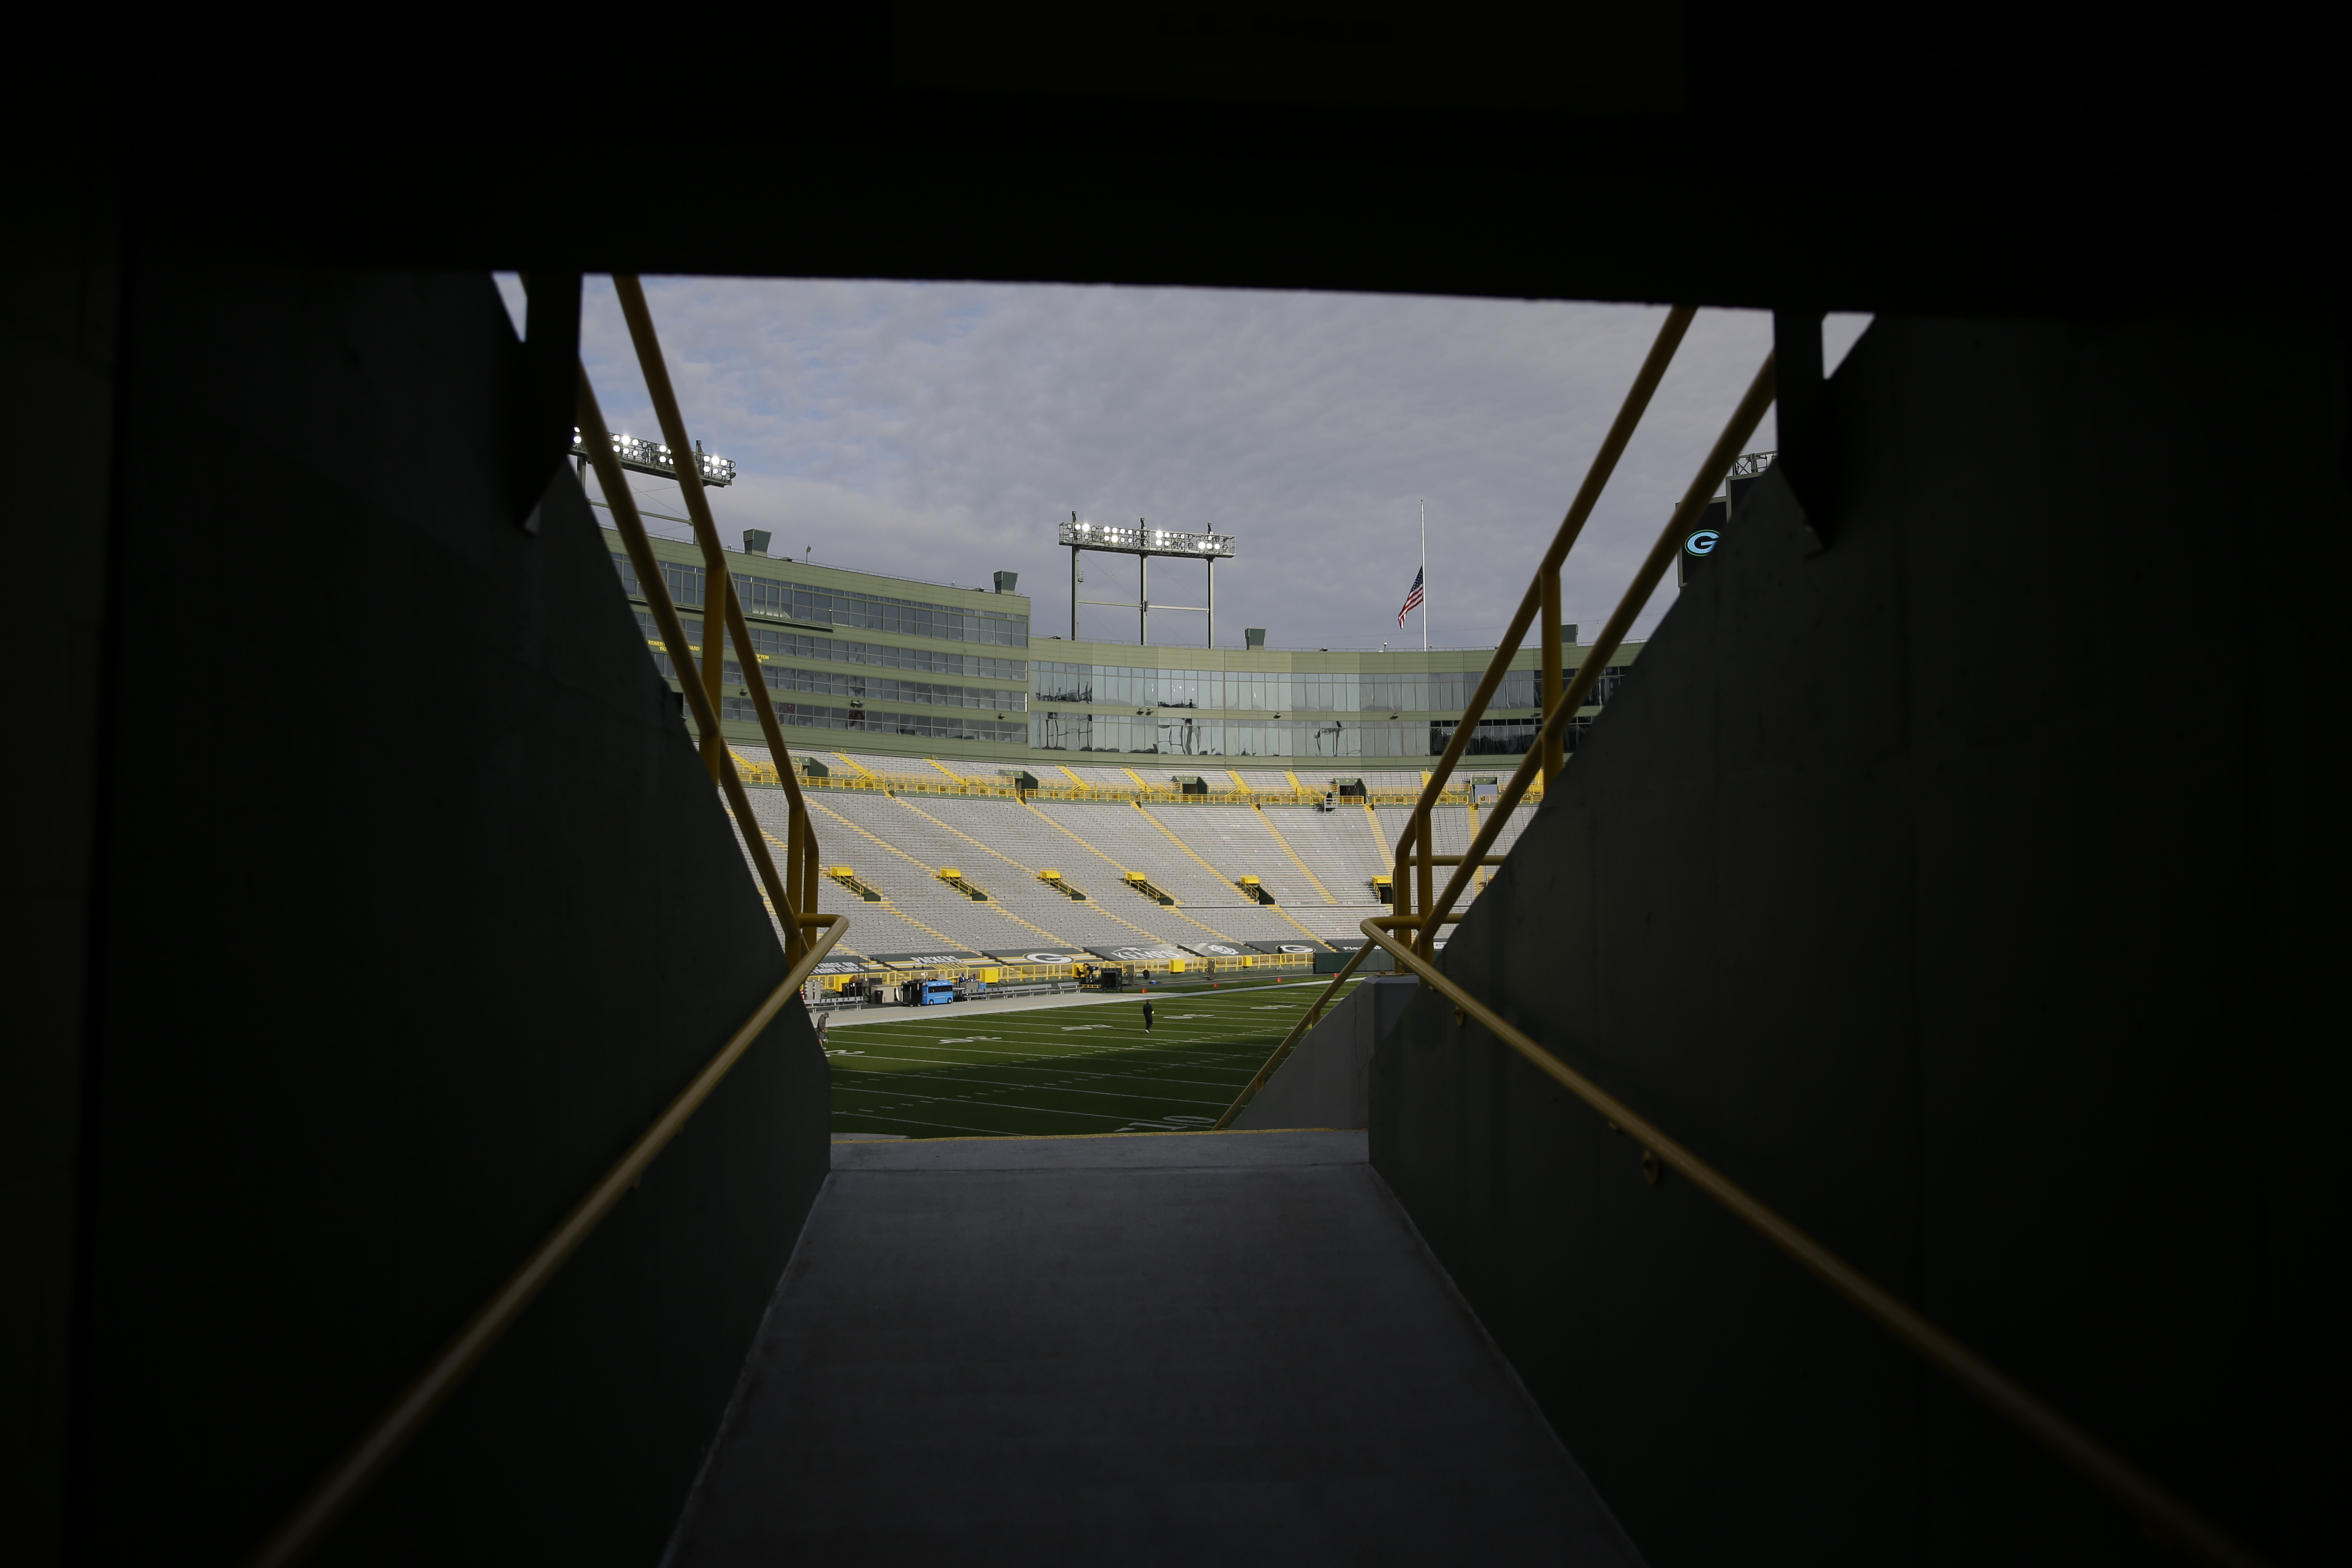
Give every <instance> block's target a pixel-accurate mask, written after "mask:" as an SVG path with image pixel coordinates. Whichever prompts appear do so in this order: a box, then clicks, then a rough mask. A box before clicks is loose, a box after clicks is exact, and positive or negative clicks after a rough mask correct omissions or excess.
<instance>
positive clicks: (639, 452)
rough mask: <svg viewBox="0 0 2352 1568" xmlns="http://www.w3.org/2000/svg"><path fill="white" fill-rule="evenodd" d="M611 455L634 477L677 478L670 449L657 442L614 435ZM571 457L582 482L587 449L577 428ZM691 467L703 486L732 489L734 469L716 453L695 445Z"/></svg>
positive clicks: (575, 428)
mask: <svg viewBox="0 0 2352 1568" xmlns="http://www.w3.org/2000/svg"><path fill="white" fill-rule="evenodd" d="M613 455H614V457H616V458H620V460H621V467H623V468H630V469H634V470H635V472H637V473H640V474H654V475H657V476H658V477H660V478H662V479H676V478H677V464H676V463H675V462H673V461H671V460H670V452H669V448H668V447H665V446H663V445H662V444H661V443H660V442H659V441H640V440H638V439H637V438H636V437H635V436H623V435H621V434H619V433H618V432H615V433H614V437H613ZM572 457H573V458H576V459H578V461H579V464H580V472H581V474H582V476H583V479H584V478H585V476H586V475H587V472H588V447H587V444H586V443H585V442H583V441H582V440H581V438H580V427H579V426H576V425H575V426H572ZM694 466H695V468H698V469H699V470H700V471H701V474H702V482H703V483H704V484H706V485H712V486H717V485H731V484H733V483H734V482H735V465H734V464H733V463H731V462H730V461H729V460H728V459H726V458H722V457H719V455H718V454H717V453H715V452H706V451H704V450H703V449H702V443H701V442H699V441H697V442H696V443H695V444H694Z"/></svg>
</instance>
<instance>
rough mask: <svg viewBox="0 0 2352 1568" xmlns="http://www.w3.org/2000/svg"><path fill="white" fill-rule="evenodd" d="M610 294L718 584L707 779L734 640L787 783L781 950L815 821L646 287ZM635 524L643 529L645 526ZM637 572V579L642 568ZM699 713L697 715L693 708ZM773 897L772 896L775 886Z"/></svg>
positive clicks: (721, 763)
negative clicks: (722, 679) (718, 631)
mask: <svg viewBox="0 0 2352 1568" xmlns="http://www.w3.org/2000/svg"><path fill="white" fill-rule="evenodd" d="M613 292H614V294H615V295H616V296H618V298H619V300H620V302H621V314H622V315H623V316H624V317H625V318H626V320H627V321H628V323H629V341H630V342H631V343H632V344H634V345H635V349H636V351H637V368H638V370H639V371H640V372H641V373H642V374H644V376H645V379H646V392H647V393H648V394H650V395H652V398H653V404H654V416H655V417H656V419H657V420H659V421H660V423H661V427H662V439H663V440H664V441H667V443H669V449H670V452H671V454H672V467H674V468H676V469H677V485H678V489H679V492H680V493H681V494H683V495H684V496H685V498H686V511H687V515H688V517H689V518H691V519H693V526H694V537H695V540H696V542H698V544H700V545H701V547H702V560H703V565H704V567H705V569H706V570H705V575H706V577H707V578H708V579H709V581H711V582H714V583H716V584H718V588H717V593H718V596H719V609H720V614H721V619H722V621H723V624H724V628H725V631H726V636H724V637H709V635H708V628H706V629H705V640H706V641H707V642H708V643H709V645H710V646H709V647H707V648H706V649H705V650H704V652H703V660H702V689H703V691H704V693H705V695H706V696H707V697H708V698H709V707H710V709H711V721H710V722H709V724H708V725H706V726H705V727H704V728H703V731H702V747H703V754H704V756H705V757H706V758H707V759H709V767H710V772H711V775H712V777H713V778H716V777H717V776H718V774H719V773H720V772H721V771H722V770H723V769H725V766H726V740H725V738H724V736H723V735H722V734H721V733H720V731H719V721H718V716H717V715H718V708H719V695H718V693H719V676H720V675H721V674H722V673H724V669H725V664H726V646H727V644H728V643H730V642H732V643H733V644H734V645H735V652H736V657H737V658H739V659H740V661H741V663H742V666H743V669H744V673H745V674H746V675H748V676H749V677H751V679H748V680H746V681H745V682H744V689H746V690H748V691H749V692H750V693H751V710H752V711H753V712H754V713H756V714H757V715H758V716H759V720H760V733H761V736H762V737H764V738H765V739H766V741H767V742H768V751H769V753H770V756H771V758H772V761H773V763H774V764H775V768H776V771H777V773H778V774H779V775H780V776H781V777H780V782H781V783H782V784H783V786H784V799H785V801H786V803H787V805H786V812H787V816H786V818H785V828H784V877H783V890H784V893H785V894H786V895H788V897H787V898H786V899H785V900H783V901H781V902H780V903H779V904H778V908H779V910H781V911H782V921H783V924H784V936H785V947H786V951H787V952H791V951H793V948H794V947H795V945H796V944H798V943H799V942H801V940H802V938H801V932H800V928H799V926H798V924H797V923H796V917H797V915H798V914H799V913H800V911H802V910H814V909H815V908H816V905H817V889H818V887H819V885H820V884H819V881H818V878H817V867H818V865H819V864H820V862H819V860H818V858H817V847H816V829H815V825H814V823H813V822H812V821H811V820H810V817H809V812H808V803H807V802H806V801H804V800H803V799H802V798H801V785H800V780H799V778H798V777H797V776H795V773H794V770H793V754H792V749H791V748H790V747H789V746H787V745H785V744H784V731H783V726H782V724H781V723H779V722H778V721H777V719H776V707H775V702H774V700H772V698H770V697H769V695H768V682H767V679H766V677H765V676H764V675H762V674H761V670H760V668H759V649H758V647H756V646H755V645H754V644H753V643H752V641H751V630H750V628H749V627H747V626H745V625H744V622H743V604H742V598H741V595H738V594H737V593H736V591H735V574H733V573H732V572H730V571H729V570H728V567H727V552H726V549H725V547H724V546H723V545H722V544H721V543H720V542H719V524H718V521H716V520H715V519H714V518H712V516H711V515H710V497H709V494H708V493H706V492H705V490H704V489H703V486H702V473H701V470H700V468H698V466H697V464H696V463H695V460H694V457H693V454H694V451H695V449H696V448H695V447H694V444H693V442H691V441H690V440H688V437H687V429H686V420H685V418H684V417H683V416H681V415H680V414H679V413H678V407H677V394H676V393H675V392H674V391H673V390H671V387H670V384H669V363H668V362H667V360H665V359H663V358H662V352H661V340H660V338H659V337H657V336H656V334H655V332H654V318H653V311H652V310H650V309H649V308H648V307H647V306H646V291H645V289H644V288H643V287H641V286H640V285H639V283H638V282H637V279H636V278H635V275H634V274H631V273H626V272H621V273H615V274H614V277H613ZM581 380H582V384H583V385H585V384H586V381H587V373H586V372H585V371H584V370H583V372H582V373H581ZM590 450H591V451H594V452H602V451H603V450H604V447H591V448H590ZM613 467H614V472H616V473H617V472H618V471H619V468H618V464H617V459H615V460H614V462H613ZM596 478H597V480H598V482H599V483H601V484H603V485H604V489H605V490H606V492H607V498H606V499H607V500H608V501H610V500H613V497H612V495H611V493H610V492H611V491H612V489H613V485H612V482H611V481H610V480H609V479H606V477H605V473H604V466H602V465H600V466H599V467H598V468H597V470H596ZM635 515H636V513H635V504H634V502H633V503H632V504H631V506H630V516H631V518H632V519H633V520H634V519H635ZM613 517H614V521H615V522H618V521H620V517H621V513H620V510H619V509H618V506H617V504H615V505H614V508H613ZM639 527H640V529H641V530H642V527H643V525H642V524H640V525H639ZM639 576H640V579H641V580H642V578H643V572H642V570H641V571H640V573H639ZM652 590H653V585H652V584H648V585H647V588H646V593H647V595H648V596H647V598H646V603H647V604H651V603H652V602H653V600H652V598H651V594H652ZM665 592H666V590H665ZM679 669H680V675H679V679H678V684H679V685H680V686H682V687H683V686H690V685H692V684H694V683H693V682H692V681H691V680H689V679H687V677H686V673H685V666H684V665H683V664H681V665H680V666H679ZM697 711H698V713H699V710H697ZM754 832H755V829H754V828H753V826H752V825H751V823H749V822H746V823H745V824H744V825H743V833H744V837H745V838H746V840H747V841H748V840H750V839H751V837H753V835H754ZM765 853H766V852H765V850H762V851H761V854H762V855H764V854H765ZM771 896H776V895H775V894H774V892H773V890H772V893H771Z"/></svg>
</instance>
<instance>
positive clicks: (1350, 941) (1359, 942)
mask: <svg viewBox="0 0 2352 1568" xmlns="http://www.w3.org/2000/svg"><path fill="white" fill-rule="evenodd" d="M1363 945H1364V943H1363V939H1362V938H1360V937H1344V936H1335V937H1333V938H1332V939H1331V951H1332V952H1355V951H1356V950H1357V949H1358V948H1360V947H1361V946H1363ZM1431 945H1432V946H1434V947H1437V948H1441V949H1442V948H1444V945H1445V938H1444V937H1442V936H1441V937H1439V938H1438V939H1437V941H1436V942H1433V943H1432V944H1431Z"/></svg>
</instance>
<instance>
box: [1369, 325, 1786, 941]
mask: <svg viewBox="0 0 2352 1568" xmlns="http://www.w3.org/2000/svg"><path fill="white" fill-rule="evenodd" d="M1772 388H1773V366H1772V359H1771V356H1770V355H1769V354H1768V355H1766V356H1765V359H1764V363H1763V364H1762V365H1761V366H1760V367H1759V369H1758V370H1757V372H1756V379H1755V380H1753V381H1751V382H1749V383H1748V391H1747V393H1746V394H1745V395H1742V396H1741V398H1740V400H1739V405H1738V407H1737V408H1735V409H1733V410H1732V411H1731V418H1730V419H1729V420H1728V421H1727V423H1726V424H1725V425H1724V427H1723V434H1722V435H1720V436H1718V437H1716V441H1715V446H1714V447H1713V449H1712V450H1710V451H1709V452H1708V453H1707V455H1706V458H1704V459H1702V460H1701V461H1700V463H1699V469H1698V472H1697V473H1696V475H1694V476H1693V477H1692V479H1691V482H1690V487H1689V488H1688V489H1685V490H1684V491H1683V499H1682V500H1681V502H1680V503H1679V504H1677V505H1676V506H1675V510H1674V513H1673V515H1672V516H1670V517H1668V518H1667V519H1666V526H1665V531H1664V532H1662V533H1660V534H1659V535H1658V540H1657V542H1656V543H1654V544H1653V545H1652V546H1651V547H1650V553H1649V555H1648V556H1647V557H1646V558H1645V559H1644V560H1643V563H1642V565H1641V569H1640V570H1639V571H1637V572H1635V573H1634V574H1633V582H1632V584H1629V585H1628V586H1627V587H1626V589H1625V595H1624V597H1622V598H1621V599H1619V600H1618V601H1617V608H1616V609H1615V610H1613V611H1612V612H1611V613H1610V616H1609V622H1608V624H1607V625H1606V626H1602V627H1601V636H1600V637H1598V638H1596V639H1594V641H1593V644H1592V646H1591V647H1590V648H1588V649H1587V650H1586V651H1585V655H1584V657H1583V658H1582V659H1581V660H1580V661H1579V662H1578V664H1577V667H1576V679H1573V680H1571V681H1570V682H1569V683H1568V689H1567V690H1566V691H1564V692H1562V693H1560V696H1559V701H1558V702H1556V703H1554V704H1553V705H1552V706H1551V707H1550V708H1549V710H1546V712H1545V714H1544V722H1543V728H1542V729H1541V730H1540V731H1538V732H1537V735H1536V743H1535V745H1534V747H1532V748H1530V749H1529V751H1528V754H1527V756H1526V757H1525V758H1524V759H1523V760H1522V761H1521V762H1520V763H1519V765H1518V767H1517V769H1515V770H1514V771H1513V772H1512V773H1511V779H1510V782H1509V783H1508V784H1505V785H1504V786H1503V787H1502V789H1501V790H1500V791H1498V792H1497V793H1496V797H1495V809H1494V812H1493V814H1492V815H1491V816H1488V817H1487V818H1486V825H1485V826H1482V827H1480V828H1479V829H1478V834H1477V837H1475V838H1474V839H1472V840H1471V843H1470V847H1469V849H1468V850H1467V851H1466V852H1465V854H1464V857H1463V863H1462V865H1461V866H1459V867H1458V868H1455V870H1454V875H1453V876H1452V877H1450V878H1448V879H1446V883H1445V888H1444V891H1443V892H1440V893H1439V894H1438V895H1437V898H1436V900H1435V901H1434V902H1433V903H1430V904H1427V905H1424V906H1423V911H1422V912H1423V915H1424V916H1425V920H1424V921H1423V925H1422V926H1421V931H1420V935H1419V936H1418V937H1416V938H1415V939H1414V942H1413V947H1414V949H1415V951H1417V952H1420V953H1422V954H1423V956H1424V957H1425V956H1427V955H1428V954H1430V953H1433V952H1435V951H1436V948H1435V946H1434V945H1433V944H1434V942H1435V941H1436V936H1437V931H1438V928H1439V926H1440V925H1441V924H1443V923H1444V921H1445V918H1446V916H1447V914H1448V913H1449V912H1451V910H1453V908H1454V900H1457V899H1459V898H1460V897H1461V896H1462V889H1464V887H1465V886H1466V885H1467V884H1468V883H1469V880H1470V879H1471V877H1472V876H1474V875H1475V872H1476V868H1477V863H1478V860H1479V858H1480V857H1482V856H1484V855H1485V854H1486V851H1487V849H1488V848H1489V847H1492V846H1493V844H1494V842H1495V840H1496V837H1498V836H1499V835H1500V834H1501V833H1502V830H1503V825H1504V824H1505V823H1506V822H1507V821H1509V820H1510V815H1511V808H1512V807H1513V806H1515V805H1518V803H1519V798H1520V797H1521V796H1522V795H1526V794H1527V792H1528V785H1529V784H1532V783H1533V782H1534V780H1535V778H1536V776H1537V775H1538V773H1540V772H1541V771H1542V754H1543V750H1544V748H1545V747H1547V746H1549V744H1550V743H1551V742H1552V741H1553V740H1554V739H1556V738H1558V737H1560V736H1563V735H1565V734H1566V733H1567V732H1568V721H1569V719H1570V716H1571V715H1573V714H1574V713H1575V711H1576V710H1577V709H1578V707H1580V705H1581V704H1582V703H1583V701H1584V699H1585V698H1586V696H1588V695H1589V694H1590V693H1591V690H1592V688H1593V687H1594V685H1596V684H1597V683H1598V682H1599V681H1600V679H1601V670H1602V669H1603V668H1606V667H1607V666H1608V663H1609V659H1610V657H1611V656H1612V654H1614V653H1615V652H1616V651H1617V647H1618V645H1619V644H1620V643H1622V642H1623V641H1624V639H1625V634H1626V633H1627V632H1628V631H1631V630H1632V629H1633V618H1634V617H1635V616H1639V615H1640V614H1641V613H1642V606H1643V605H1646V604H1648V603H1649V602H1650V595H1651V594H1653V593H1654V592H1655V591H1656V589H1657V586H1658V580H1659V579H1660V578H1661V577H1664V575H1665V574H1666V568H1667V567H1668V566H1671V565H1673V564H1674V560H1675V552H1676V551H1678V550H1680V549H1681V548H1682V540H1683V535H1684V534H1685V532H1686V531H1688V530H1689V529H1690V528H1691V527H1692V526H1694V525H1695V524H1696V521H1697V519H1698V515H1699V513H1700V512H1702V511H1704V510H1706V505H1707V502H1708V500H1710V499H1711V498H1712V497H1713V496H1714V494H1715V487H1716V486H1717V485H1718V484H1720V483H1721V482H1722V480H1723V476H1724V475H1726V474H1727V473H1729V472H1730V471H1731V464H1732V461H1733V459H1735V458H1738V456H1739V449H1740V447H1742V446H1743V445H1745V444H1746V442H1747V440H1748V437H1750V436H1752V435H1754V434H1755V433H1756V426H1758V425H1759V424H1760V423H1761V422H1762V421H1763V418H1764V414H1765V411H1766V410H1767V409H1769V408H1770V407H1771V406H1772Z"/></svg>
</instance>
